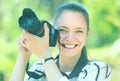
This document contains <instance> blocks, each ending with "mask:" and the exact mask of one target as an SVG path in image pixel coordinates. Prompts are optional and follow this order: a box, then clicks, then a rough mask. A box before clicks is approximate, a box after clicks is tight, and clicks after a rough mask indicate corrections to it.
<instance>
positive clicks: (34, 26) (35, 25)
mask: <svg viewBox="0 0 120 81" xmlns="http://www.w3.org/2000/svg"><path fill="white" fill-rule="evenodd" d="M18 22H19V25H20V27H21V28H23V29H24V30H25V31H28V32H29V33H31V34H34V35H36V36H39V37H42V36H44V23H47V26H48V28H49V46H50V47H54V46H55V45H56V43H57V41H58V40H59V37H60V35H59V31H58V30H56V29H55V28H54V27H53V26H52V25H51V24H50V23H49V22H47V21H45V20H40V19H38V18H37V16H36V14H35V13H34V12H33V11H32V10H31V9H30V8H25V9H24V10H23V15H22V16H21V17H20V18H19V21H18Z"/></svg>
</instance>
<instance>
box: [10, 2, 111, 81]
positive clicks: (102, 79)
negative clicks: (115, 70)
mask: <svg viewBox="0 0 120 81" xmlns="http://www.w3.org/2000/svg"><path fill="white" fill-rule="evenodd" d="M53 26H54V27H55V28H56V29H57V30H58V31H59V32H60V40H59V42H58V44H57V47H58V49H59V54H58V56H57V57H56V58H55V59H53V57H52V55H51V52H50V49H49V28H48V27H47V24H44V29H45V35H44V36H43V37H38V36H35V35H32V34H30V33H28V32H26V31H24V32H23V34H22V36H21V37H20V39H19V43H18V46H19V54H18V59H17V62H16V65H15V68H14V71H13V73H12V75H11V78H10V81H110V74H111V68H110V66H109V65H108V64H106V63H105V62H102V61H89V60H88V59H87V55H86V48H85V44H86V40H87V36H88V32H89V15H88V12H87V11H86V9H85V8H84V7H83V6H81V5H79V4H76V3H68V4H63V5H61V6H60V7H59V8H58V9H57V11H56V13H55V16H54V24H53ZM31 53H34V54H35V55H36V56H38V57H39V58H40V59H41V60H42V62H41V61H38V62H36V63H35V64H33V66H32V67H31V69H30V70H29V71H28V70H27V69H26V67H28V66H27V64H28V61H29V58H30V55H31ZM25 70H27V75H26V77H25V78H24V74H25Z"/></svg>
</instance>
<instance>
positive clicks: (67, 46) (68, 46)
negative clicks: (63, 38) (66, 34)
mask: <svg viewBox="0 0 120 81" xmlns="http://www.w3.org/2000/svg"><path fill="white" fill-rule="evenodd" d="M61 45H62V46H63V47H64V48H67V49H73V48H75V47H77V46H78V44H74V45H68V44H61Z"/></svg>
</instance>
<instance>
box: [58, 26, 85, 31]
mask: <svg viewBox="0 0 120 81" xmlns="http://www.w3.org/2000/svg"><path fill="white" fill-rule="evenodd" d="M60 28H65V29H68V27H66V26H59V27H58V29H60ZM86 28H87V27H86ZM86 28H83V27H77V28H75V29H83V30H85V29H86Z"/></svg>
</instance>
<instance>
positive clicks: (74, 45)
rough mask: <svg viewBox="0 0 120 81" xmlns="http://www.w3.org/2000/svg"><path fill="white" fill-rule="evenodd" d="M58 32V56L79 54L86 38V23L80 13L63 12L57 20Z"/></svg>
mask: <svg viewBox="0 0 120 81" xmlns="http://www.w3.org/2000/svg"><path fill="white" fill-rule="evenodd" d="M57 29H58V30H59V31H60V45H59V49H60V54H61V55H64V56H76V55H78V56H79V55H80V54H81V50H82V48H83V46H84V45H85V42H86V38H87V32H88V31H87V23H86V20H85V18H84V15H83V14H82V13H80V12H73V11H69V10H65V11H63V12H62V13H61V15H60V16H59V18H58V20H57Z"/></svg>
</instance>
